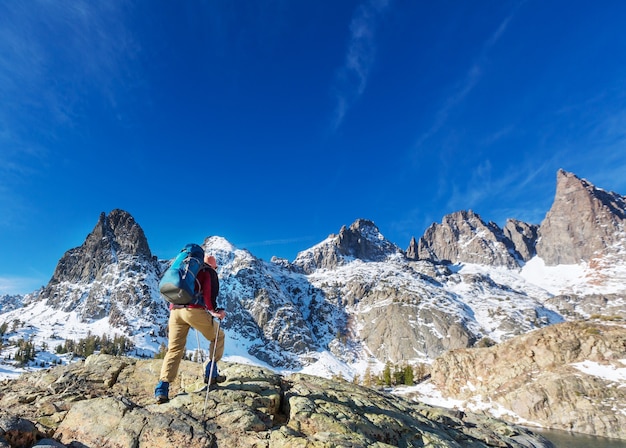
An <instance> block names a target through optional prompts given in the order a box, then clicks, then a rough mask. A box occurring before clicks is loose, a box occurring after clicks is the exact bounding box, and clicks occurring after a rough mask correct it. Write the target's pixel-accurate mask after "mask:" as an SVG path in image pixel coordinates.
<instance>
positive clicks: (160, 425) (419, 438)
mask: <svg viewBox="0 0 626 448" xmlns="http://www.w3.org/2000/svg"><path fill="white" fill-rule="evenodd" d="M160 364H161V361H159V360H137V359H130V358H118V357H112V356H110V355H93V356H90V357H89V358H87V360H86V361H84V362H79V363H75V364H71V365H69V366H63V367H61V366H59V367H55V368H53V369H50V370H47V371H40V372H36V373H29V374H25V375H23V376H21V377H20V378H18V379H16V380H12V381H5V382H4V383H2V384H1V385H0V409H1V410H0V446H2V447H9V448H17V447H20V448H30V447H32V446H47V447H78V446H81V447H87V446H89V447H99V448H113V447H115V448H118V447H128V448H130V447H140V448H150V447H154V448H157V447H159V448H160V447H178V446H189V447H218V446H219V447H224V448H226V447H244V446H245V447H257V448H261V447H267V448H270V447H272V448H282V447H285V448H286V447H310V448H314V447H320V448H322V447H352V448H358V447H378V448H382V447H393V446H438V447H459V448H460V447H476V448H478V447H529V448H530V447H535V448H541V447H546V448H547V447H551V446H552V445H551V444H550V442H548V441H546V440H545V439H543V438H542V437H540V436H537V435H534V434H533V433H531V432H530V431H528V430H526V429H523V428H520V427H517V426H514V425H510V424H506V423H504V422H503V421H499V420H495V419H492V418H487V417H484V416H479V415H474V414H469V413H462V412H455V411H449V410H445V409H441V408H436V407H432V406H428V405H424V404H420V403H416V402H411V401H408V400H405V399H403V398H400V397H396V396H392V395H388V394H385V393H381V392H377V391H374V390H372V389H367V388H363V387H360V386H356V385H353V384H351V383H348V382H344V381H336V380H327V379H323V378H320V377H315V376H309V375H302V374H293V375H289V376H281V375H278V374H275V373H272V372H270V371H268V370H265V369H263V368H259V367H253V366H249V365H240V364H225V365H222V366H221V370H222V372H223V373H225V374H226V375H227V377H228V380H227V382H225V383H224V384H223V385H222V386H220V387H219V388H218V389H216V390H212V391H210V392H209V393H208V395H206V392H204V391H199V392H198V388H199V386H200V385H202V382H201V378H200V376H199V375H200V374H201V366H200V365H199V364H196V363H191V362H189V361H183V363H182V364H181V369H180V372H179V379H178V380H177V381H176V382H175V383H173V384H172V387H171V391H170V398H171V400H170V402H169V403H166V404H162V405H157V404H154V399H153V397H152V389H153V387H154V383H155V382H156V379H157V374H158V372H159V369H160Z"/></svg>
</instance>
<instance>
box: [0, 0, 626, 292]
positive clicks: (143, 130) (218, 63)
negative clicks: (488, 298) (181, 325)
mask: <svg viewBox="0 0 626 448" xmlns="http://www.w3.org/2000/svg"><path fill="white" fill-rule="evenodd" d="M624 23H626V2H622V1H610V0H608V1H603V2H593V3H591V2H583V1H538V0H527V1H506V0H494V1H487V0H478V1H471V2H468V1H461V0H458V1H451V0H442V1H434V2H433V1H428V2H427V1H408V0H403V1H396V0H388V1H382V0H364V1H349V0H345V1H325V0H323V1H322V0H315V1H295V2H294V1H288V0H273V1H267V2H250V1H240V0H229V1H193V2H170V1H156V0H142V1H129V2H92V1H88V0H74V1H58V2H57V1H55V2H50V1H43V0H40V1H38V0H31V1H27V2H2V3H0V211H1V213H0V294H5V293H27V292H32V291H33V290H35V289H36V288H38V287H40V286H42V285H44V284H46V283H47V282H48V281H49V279H50V277H51V276H52V273H53V272H54V268H55V267H56V264H57V262H58V260H59V259H60V258H61V257H62V256H63V254H64V253H65V251H67V250H69V249H71V248H73V247H76V246H79V245H81V244H82V243H83V241H84V239H85V237H86V236H87V234H88V233H89V232H90V231H91V230H92V229H93V227H94V226H95V224H96V222H97V220H98V217H99V214H100V213H101V212H106V213H109V212H110V211H111V210H113V209H115V208H121V209H124V210H127V211H128V212H130V213H131V214H132V215H133V216H134V217H135V219H136V220H137V222H138V223H139V224H140V225H141V226H142V228H143V229H144V231H145V233H146V236H147V238H148V242H149V244H150V247H151V249H152V251H153V253H154V254H155V255H157V256H158V257H160V258H170V257H172V256H173V255H174V254H175V253H176V252H177V251H178V250H179V248H180V247H181V246H182V245H183V244H185V243H187V242H189V241H196V242H201V241H202V240H203V239H204V238H205V237H207V236H211V235H220V236H223V237H225V238H226V239H228V240H229V241H230V242H231V243H233V244H235V245H236V246H237V247H240V248H247V249H249V250H250V251H251V252H252V253H253V254H254V255H256V256H258V257H261V258H264V259H266V260H269V259H270V258H271V256H272V255H276V256H280V257H284V258H287V259H289V260H293V259H294V258H295V256H296V255H297V253H298V252H299V251H301V250H304V249H307V248H309V247H311V246H312V245H314V244H316V243H318V242H320V241H321V240H323V239H324V238H326V236H328V235H329V234H331V233H337V232H338V231H339V230H340V228H341V226H342V225H350V224H351V223H352V222H353V221H354V220H356V219H358V218H367V219H371V220H372V221H374V222H375V223H376V224H377V226H378V227H379V229H380V230H381V232H382V233H383V234H384V235H385V236H386V237H387V238H388V239H390V240H391V241H393V242H394V243H396V244H397V245H399V246H400V247H402V248H406V247H407V246H408V244H409V241H410V238H411V237H412V236H415V237H419V236H421V235H422V234H423V232H424V230H425V229H426V228H427V227H428V226H429V225H430V224H432V223H433V222H441V219H442V217H443V216H444V215H446V214H449V213H452V212H454V211H457V210H467V209H472V210H474V211H475V212H477V213H478V214H480V215H481V216H482V217H483V219H484V220H486V221H494V222H496V223H497V224H498V225H500V226H503V225H504V223H505V222H506V219H507V218H516V219H521V220H524V221H528V222H532V223H537V224H539V223H540V222H541V220H542V219H543V218H544V216H545V213H546V212H547V211H548V209H549V208H550V205H551V203H552V200H553V198H554V193H555V185H556V184H555V180H556V172H557V170H558V169H559V168H563V169H565V170H567V171H571V172H574V173H575V174H577V175H578V176H580V177H583V178H586V179H588V180H589V181H590V182H592V183H594V184H595V185H596V186H598V187H601V188H604V189H606V190H611V191H616V192H618V193H620V194H626V85H625V84H626V33H625V32H624Z"/></svg>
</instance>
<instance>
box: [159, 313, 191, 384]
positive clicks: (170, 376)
mask: <svg viewBox="0 0 626 448" xmlns="http://www.w3.org/2000/svg"><path fill="white" fill-rule="evenodd" d="M186 311H187V310H186V309H180V310H172V311H170V320H169V323H168V340H169V341H168V345H167V353H166V354H165V358H164V359H163V365H162V366H161V375H160V377H159V379H160V380H161V381H165V382H167V383H171V382H172V381H174V379H175V378H176V374H178V367H179V366H180V361H181V360H182V359H183V355H184V354H185V346H186V345H187V333H188V332H189V324H188V323H187V322H185V320H184V319H183V318H182V317H183V315H182V313H183V312H186Z"/></svg>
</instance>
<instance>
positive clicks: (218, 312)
mask: <svg viewBox="0 0 626 448" xmlns="http://www.w3.org/2000/svg"><path fill="white" fill-rule="evenodd" d="M209 314H210V315H211V316H213V317H216V318H218V319H219V320H222V319H224V317H226V311H224V309H223V308H218V309H216V310H215V311H209Z"/></svg>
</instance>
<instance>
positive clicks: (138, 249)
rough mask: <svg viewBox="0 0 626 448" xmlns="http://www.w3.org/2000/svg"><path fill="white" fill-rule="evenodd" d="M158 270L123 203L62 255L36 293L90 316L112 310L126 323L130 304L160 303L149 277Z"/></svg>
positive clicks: (52, 303)
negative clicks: (124, 316) (77, 245)
mask: <svg viewBox="0 0 626 448" xmlns="http://www.w3.org/2000/svg"><path fill="white" fill-rule="evenodd" d="M159 270H160V268H159V266H158V262H157V261H156V259H155V258H154V257H152V254H151V252H150V248H149V246H148V241H147V239H146V236H145V234H144V232H143V230H142V228H141V227H140V226H139V224H137V222H136V221H135V219H134V218H133V217H132V216H131V215H130V214H129V213H128V212H126V211H123V210H119V209H116V210H113V211H112V212H111V213H110V214H109V215H106V214H105V213H104V212H103V213H101V214H100V217H99V219H98V222H97V223H96V225H95V227H94V229H93V230H92V232H91V233H90V234H89V235H88V236H87V238H86V239H85V241H84V243H83V244H82V245H81V246H79V247H75V248H73V249H70V250H68V251H67V252H66V253H65V254H64V255H63V257H62V258H61V259H60V260H59V263H58V264H57V267H56V269H55V271H54V274H53V276H52V279H51V280H50V282H49V283H48V285H47V286H46V287H45V288H43V289H42V291H41V292H40V293H39V295H38V296H37V299H39V300H47V301H48V304H49V305H50V306H52V307H53V308H55V309H62V310H63V311H71V310H78V311H79V315H80V316H81V318H83V319H85V320H88V319H98V318H102V317H105V316H106V315H109V317H110V319H111V320H112V322H115V323H117V324H118V325H122V326H123V325H125V324H126V323H127V319H126V318H122V315H123V314H126V309H127V308H128V307H129V305H131V306H132V305H139V304H140V303H141V304H142V306H148V307H156V306H157V305H156V304H155V303H154V302H153V300H152V298H151V297H152V294H153V291H152V290H151V289H150V287H149V286H148V285H150V284H152V283H154V282H148V281H146V278H147V277H148V276H150V277H151V278H156V277H157V276H158V274H159ZM122 280H123V281H122ZM155 295H156V296H157V297H158V294H155ZM116 302H117V303H116ZM131 311H136V310H134V309H133V310H131ZM154 311H155V315H156V314H159V313H156V310H154Z"/></svg>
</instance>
